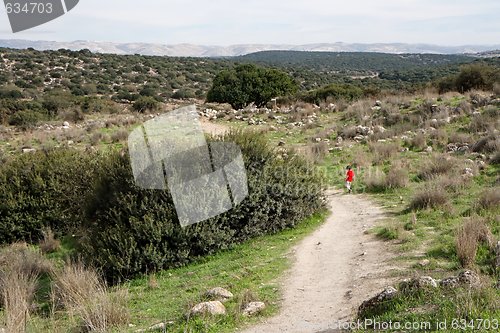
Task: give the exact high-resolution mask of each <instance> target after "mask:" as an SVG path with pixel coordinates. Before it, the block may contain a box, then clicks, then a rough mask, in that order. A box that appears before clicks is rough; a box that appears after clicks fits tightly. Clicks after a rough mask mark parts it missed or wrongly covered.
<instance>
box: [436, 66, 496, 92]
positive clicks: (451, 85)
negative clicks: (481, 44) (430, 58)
mask: <svg viewBox="0 0 500 333" xmlns="http://www.w3.org/2000/svg"><path fill="white" fill-rule="evenodd" d="M495 83H500V69H498V68H496V67H493V66H490V65H486V64H472V65H466V66H462V67H461V68H460V73H458V74H457V75H451V76H447V77H445V78H443V79H441V80H439V81H437V82H436V86H437V88H438V90H439V92H440V93H444V92H447V91H458V92H466V91H469V90H472V89H482V90H492V89H493V86H494V85H495Z"/></svg>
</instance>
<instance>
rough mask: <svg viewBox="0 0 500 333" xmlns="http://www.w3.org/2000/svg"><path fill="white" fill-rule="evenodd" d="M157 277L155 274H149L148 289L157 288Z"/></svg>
mask: <svg viewBox="0 0 500 333" xmlns="http://www.w3.org/2000/svg"><path fill="white" fill-rule="evenodd" d="M158 288H159V285H158V279H157V278H156V276H155V275H150V276H149V278H148V289H158Z"/></svg>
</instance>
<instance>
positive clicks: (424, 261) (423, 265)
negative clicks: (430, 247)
mask: <svg viewBox="0 0 500 333" xmlns="http://www.w3.org/2000/svg"><path fill="white" fill-rule="evenodd" d="M430 263H431V261H430V260H429V259H425V260H422V261H421V262H419V263H418V264H419V265H420V267H427V266H429V265H430Z"/></svg>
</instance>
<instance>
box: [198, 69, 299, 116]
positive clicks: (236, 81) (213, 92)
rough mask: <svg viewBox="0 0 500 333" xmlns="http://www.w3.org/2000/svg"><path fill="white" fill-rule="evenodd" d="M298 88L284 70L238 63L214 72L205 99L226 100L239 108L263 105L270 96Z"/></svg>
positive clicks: (212, 100)
mask: <svg viewBox="0 0 500 333" xmlns="http://www.w3.org/2000/svg"><path fill="white" fill-rule="evenodd" d="M297 89H298V87H297V84H296V82H295V81H294V79H293V78H292V77H291V76H289V75H288V74H287V73H285V72H282V71H280V70H277V69H268V68H263V67H258V66H255V65H250V64H249V65H239V66H236V67H235V68H234V69H231V70H225V71H222V72H220V73H219V74H217V76H216V77H215V79H214V82H213V85H212V88H211V89H210V90H209V91H208V94H207V102H218V103H229V104H231V105H232V106H233V107H234V108H236V109H241V108H243V107H245V106H247V105H248V104H250V103H255V104H256V105H257V106H258V107H261V106H264V105H265V104H266V103H268V102H269V101H270V100H271V99H272V98H273V97H278V96H284V95H288V94H294V93H295V92H296V91H297Z"/></svg>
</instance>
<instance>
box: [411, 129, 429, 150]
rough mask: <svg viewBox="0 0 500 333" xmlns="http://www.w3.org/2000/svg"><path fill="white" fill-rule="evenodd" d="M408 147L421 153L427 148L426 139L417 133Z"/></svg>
mask: <svg viewBox="0 0 500 333" xmlns="http://www.w3.org/2000/svg"><path fill="white" fill-rule="evenodd" d="M410 147H411V148H412V149H413V150H417V151H422V150H424V149H425V148H427V138H426V137H425V134H423V133H418V134H417V135H415V137H414V138H413V139H412V140H411V141H410Z"/></svg>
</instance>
